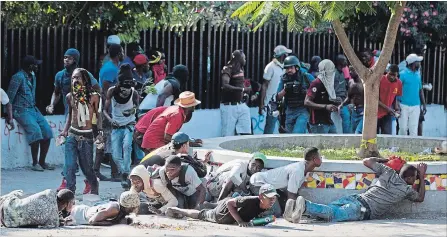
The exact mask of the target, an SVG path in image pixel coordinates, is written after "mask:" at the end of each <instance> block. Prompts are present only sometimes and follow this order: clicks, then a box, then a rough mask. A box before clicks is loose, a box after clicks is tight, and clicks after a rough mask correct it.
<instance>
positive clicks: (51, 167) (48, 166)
mask: <svg viewBox="0 0 447 237" xmlns="http://www.w3.org/2000/svg"><path fill="white" fill-rule="evenodd" d="M40 166H41V167H42V168H43V169H46V170H54V169H55V167H54V166H53V165H50V164H48V163H44V164H42V165H40Z"/></svg>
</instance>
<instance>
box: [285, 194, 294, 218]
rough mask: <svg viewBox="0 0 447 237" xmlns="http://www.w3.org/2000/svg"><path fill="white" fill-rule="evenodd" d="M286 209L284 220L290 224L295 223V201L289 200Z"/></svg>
mask: <svg viewBox="0 0 447 237" xmlns="http://www.w3.org/2000/svg"><path fill="white" fill-rule="evenodd" d="M284 209H285V210H284V214H283V217H284V219H286V220H287V221H288V222H292V223H293V221H292V214H293V211H294V209H295V200H293V199H289V200H287V202H286V206H285V208H284Z"/></svg>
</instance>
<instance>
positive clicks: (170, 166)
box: [151, 155, 206, 209]
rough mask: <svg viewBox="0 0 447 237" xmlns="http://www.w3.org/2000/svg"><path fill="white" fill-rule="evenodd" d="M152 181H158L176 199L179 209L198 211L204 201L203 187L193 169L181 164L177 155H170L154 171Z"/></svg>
mask: <svg viewBox="0 0 447 237" xmlns="http://www.w3.org/2000/svg"><path fill="white" fill-rule="evenodd" d="M151 178H152V179H160V180H161V182H162V183H163V185H165V186H166V187H167V188H168V189H170V190H171V192H172V193H173V194H174V195H175V196H176V197H177V200H178V202H179V207H180V208H187V209H199V207H200V206H202V204H203V202H204V201H205V195H206V190H205V185H203V184H202V180H201V179H200V178H199V176H198V175H197V173H196V171H195V170H194V168H193V167H191V166H190V165H188V164H182V160H181V159H180V157H179V156H177V155H171V156H169V157H168V158H167V159H166V163H165V165H164V166H163V167H161V168H159V169H156V170H155V171H154V172H153V173H152V175H151Z"/></svg>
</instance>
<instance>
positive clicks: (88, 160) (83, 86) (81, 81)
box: [61, 68, 103, 195]
mask: <svg viewBox="0 0 447 237" xmlns="http://www.w3.org/2000/svg"><path fill="white" fill-rule="evenodd" d="M71 79H72V80H71V92H70V93H68V95H67V104H68V118H67V122H66V124H65V128H64V131H63V132H62V133H61V136H63V137H65V138H66V143H65V166H66V175H65V176H66V177H65V178H66V180H67V188H68V189H70V190H71V191H73V192H75V190H76V176H75V172H76V161H78V162H79V165H80V166H81V170H82V173H84V175H85V177H86V178H87V181H88V183H89V184H90V185H91V194H95V195H98V189H99V183H98V180H97V179H96V175H95V172H94V171H93V139H94V136H93V130H92V117H93V114H96V115H97V116H98V124H97V126H98V130H99V135H98V136H97V140H98V141H102V140H103V139H102V120H101V113H100V111H101V110H100V108H99V107H100V106H99V105H100V94H99V92H97V91H95V90H94V89H93V87H92V83H91V80H90V77H89V74H88V71H87V70H85V69H83V68H76V69H75V70H74V71H73V74H72V76H71ZM84 194H85V192H84Z"/></svg>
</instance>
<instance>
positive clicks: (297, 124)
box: [286, 107, 309, 133]
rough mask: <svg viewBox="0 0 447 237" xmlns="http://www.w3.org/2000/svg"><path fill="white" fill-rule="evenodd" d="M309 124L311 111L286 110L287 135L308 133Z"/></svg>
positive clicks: (304, 109) (305, 109)
mask: <svg viewBox="0 0 447 237" xmlns="http://www.w3.org/2000/svg"><path fill="white" fill-rule="evenodd" d="M307 122H309V111H308V110H307V108H304V107H298V108H289V107H287V109H286V129H287V133H306V131H307Z"/></svg>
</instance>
